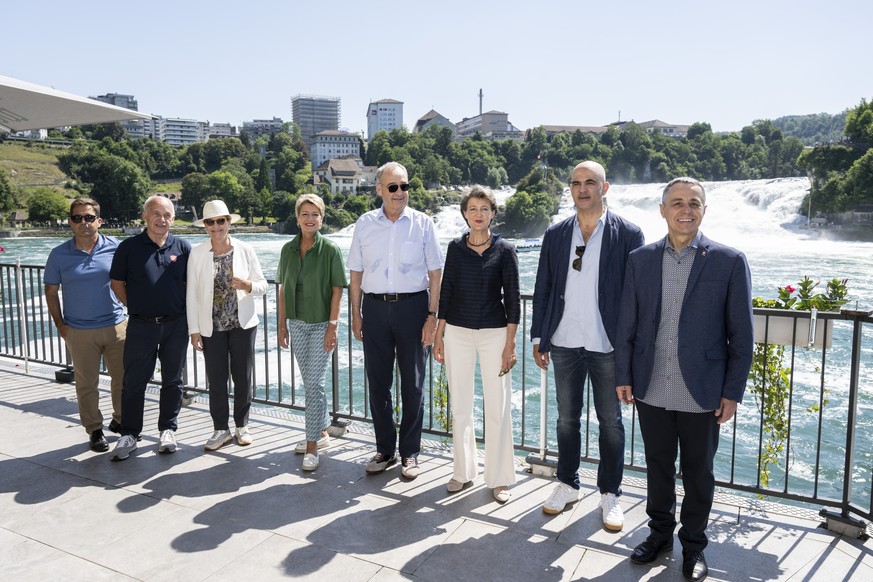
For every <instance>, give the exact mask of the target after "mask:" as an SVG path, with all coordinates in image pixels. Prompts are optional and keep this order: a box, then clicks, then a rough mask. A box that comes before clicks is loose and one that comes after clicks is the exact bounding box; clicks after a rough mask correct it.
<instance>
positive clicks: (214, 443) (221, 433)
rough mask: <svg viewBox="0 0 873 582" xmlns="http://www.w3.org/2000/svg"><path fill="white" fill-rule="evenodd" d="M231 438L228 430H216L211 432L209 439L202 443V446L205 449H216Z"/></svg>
mask: <svg viewBox="0 0 873 582" xmlns="http://www.w3.org/2000/svg"><path fill="white" fill-rule="evenodd" d="M232 440H233V437H232V436H231V435H230V431H229V430H227V429H224V430H217V431H215V432H214V433H212V436H211V437H209V440H208V441H206V444H205V445H203V448H204V449H206V450H207V451H216V450H218V449H220V448H221V447H223V446H224V445H226V444H227V443H229V442H230V441H232Z"/></svg>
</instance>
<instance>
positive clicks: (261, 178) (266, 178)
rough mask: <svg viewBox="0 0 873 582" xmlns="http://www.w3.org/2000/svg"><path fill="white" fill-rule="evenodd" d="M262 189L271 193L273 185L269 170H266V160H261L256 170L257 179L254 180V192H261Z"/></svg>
mask: <svg viewBox="0 0 873 582" xmlns="http://www.w3.org/2000/svg"><path fill="white" fill-rule="evenodd" d="M264 189H266V190H267V192H272V191H273V183H272V182H271V181H270V170H269V168H267V160H265V159H264V158H261V164H260V166H259V167H258V170H257V178H256V179H255V190H256V191H257V192H261V191H263V190H264Z"/></svg>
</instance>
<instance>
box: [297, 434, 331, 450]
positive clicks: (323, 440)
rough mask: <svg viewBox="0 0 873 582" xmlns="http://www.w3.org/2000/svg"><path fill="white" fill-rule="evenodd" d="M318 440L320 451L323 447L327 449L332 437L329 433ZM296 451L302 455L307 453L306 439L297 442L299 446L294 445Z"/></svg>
mask: <svg viewBox="0 0 873 582" xmlns="http://www.w3.org/2000/svg"><path fill="white" fill-rule="evenodd" d="M316 442H317V443H318V450H319V451H320V450H322V449H326V448H328V447H329V446H330V437H329V436H327V435H324V436H323V437H321V438H320V439H318V441H316ZM294 452H295V453H297V454H298V455H302V454H303V453H305V452H306V441H300V442H299V443H297V446H296V447H294Z"/></svg>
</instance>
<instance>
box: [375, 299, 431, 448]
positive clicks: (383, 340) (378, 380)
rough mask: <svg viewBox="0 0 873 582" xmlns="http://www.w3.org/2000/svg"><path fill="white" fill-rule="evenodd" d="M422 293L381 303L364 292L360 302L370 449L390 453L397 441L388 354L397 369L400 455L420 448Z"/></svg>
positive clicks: (424, 309) (424, 315) (424, 352)
mask: <svg viewBox="0 0 873 582" xmlns="http://www.w3.org/2000/svg"><path fill="white" fill-rule="evenodd" d="M427 302H428V297H427V293H422V294H421V295H416V296H415V297H409V298H405V299H400V300H399V301H395V302H391V303H386V302H384V301H379V300H377V299H373V298H371V297H367V296H366V295H365V296H364V301H363V305H362V307H361V315H362V317H363V321H362V331H363V334H364V338H363V339H364V360H365V364H366V368H367V382H368V383H369V394H370V414H371V415H372V417H373V428H374V429H375V432H376V450H377V451H378V452H380V453H382V454H383V455H393V454H394V451H395V446H396V444H395V443H396V441H397V430H396V428H395V426H394V405H393V404H392V402H391V385H392V384H393V381H394V358H395V355H396V357H397V367H398V368H399V370H400V397H401V399H402V412H403V413H402V416H401V420H400V456H402V457H414V456H416V455H418V453H419V451H420V450H421V423H422V420H423V419H424V399H423V398H422V390H423V387H424V371H425V368H424V366H425V358H426V356H427V353H428V349H426V348H424V347H423V346H422V345H421V329H422V327H424V322H425V320H426V319H427Z"/></svg>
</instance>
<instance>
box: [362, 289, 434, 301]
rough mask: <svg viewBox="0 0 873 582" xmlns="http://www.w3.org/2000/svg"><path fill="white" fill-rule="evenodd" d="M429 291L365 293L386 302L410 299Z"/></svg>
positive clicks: (371, 297)
mask: <svg viewBox="0 0 873 582" xmlns="http://www.w3.org/2000/svg"><path fill="white" fill-rule="evenodd" d="M425 293H427V291H416V292H415V293H364V295H366V296H367V297H369V298H370V299H375V300H376V301H384V302H385V303H394V302H395V301H400V300H401V299H410V298H411V297H418V296H419V295H423V294H425Z"/></svg>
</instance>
